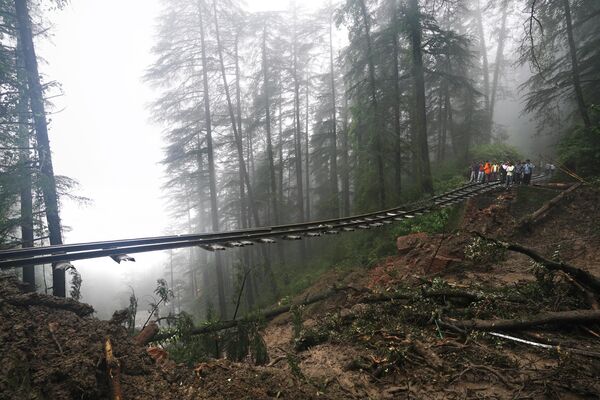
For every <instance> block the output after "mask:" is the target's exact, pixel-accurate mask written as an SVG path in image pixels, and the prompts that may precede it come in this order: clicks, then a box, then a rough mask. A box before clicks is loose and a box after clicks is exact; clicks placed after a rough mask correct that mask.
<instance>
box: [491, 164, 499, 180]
mask: <svg viewBox="0 0 600 400" xmlns="http://www.w3.org/2000/svg"><path fill="white" fill-rule="evenodd" d="M499 170H500V166H499V165H498V161H496V160H494V162H493V163H492V180H493V181H497V180H498V171H499Z"/></svg>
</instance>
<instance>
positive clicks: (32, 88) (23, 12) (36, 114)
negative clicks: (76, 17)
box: [15, 0, 66, 297]
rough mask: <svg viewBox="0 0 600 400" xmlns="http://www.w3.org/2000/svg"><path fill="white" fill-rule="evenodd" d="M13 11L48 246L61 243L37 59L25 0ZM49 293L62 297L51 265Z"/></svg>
mask: <svg viewBox="0 0 600 400" xmlns="http://www.w3.org/2000/svg"><path fill="white" fill-rule="evenodd" d="M15 11H16V17H17V26H18V30H19V40H20V44H21V46H22V51H23V62H24V65H25V70H26V71H27V83H28V89H29V90H28V92H29V99H30V103H31V111H32V113H33V122H34V126H35V134H36V142H37V149H38V154H39V160H40V161H39V162H40V174H41V176H42V178H43V180H44V184H43V185H41V186H42V195H43V197H44V204H45V206H46V220H47V222H48V232H49V236H50V244H51V245H56V244H62V232H61V227H60V216H59V210H58V195H57V193H56V179H55V177H54V168H53V166H52V153H51V152H50V141H49V139H48V123H47V121H46V110H45V109H44V93H43V91H42V85H41V83H40V75H39V72H38V65H37V58H36V55H35V48H34V46H33V37H32V33H31V21H30V20H29V11H28V9H27V0H15ZM52 290H53V293H54V295H55V296H59V297H65V296H66V285H65V271H64V270H62V269H57V268H55V266H53V268H52Z"/></svg>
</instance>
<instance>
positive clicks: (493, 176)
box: [469, 160, 535, 187]
mask: <svg viewBox="0 0 600 400" xmlns="http://www.w3.org/2000/svg"><path fill="white" fill-rule="evenodd" d="M534 169H535V165H534V164H533V163H532V162H531V161H530V160H525V161H524V162H523V161H517V162H516V163H513V162H512V161H505V162H502V163H499V162H497V161H473V163H472V164H471V167H470V168H469V170H470V182H493V181H498V180H499V181H500V182H502V183H504V184H505V185H506V187H509V186H511V185H513V184H515V185H529V183H530V182H531V175H532V174H533V170H534Z"/></svg>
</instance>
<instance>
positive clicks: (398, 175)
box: [391, 0, 402, 200]
mask: <svg viewBox="0 0 600 400" xmlns="http://www.w3.org/2000/svg"><path fill="white" fill-rule="evenodd" d="M392 7H393V10H392V21H391V24H392V31H393V36H392V48H393V53H392V59H393V68H394V71H393V77H394V104H393V107H394V136H395V139H396V140H395V143H396V149H395V154H394V156H395V160H394V171H395V183H396V196H397V198H398V200H400V198H401V196H402V130H401V128H400V65H399V60H398V58H399V57H400V50H399V45H398V40H399V32H398V5H397V4H396V0H393V1H392Z"/></svg>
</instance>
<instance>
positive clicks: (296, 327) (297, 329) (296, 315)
mask: <svg viewBox="0 0 600 400" xmlns="http://www.w3.org/2000/svg"><path fill="white" fill-rule="evenodd" d="M303 310H304V306H302V305H299V306H298V305H293V306H292V308H291V310H290V313H291V314H292V338H294V339H297V338H298V337H300V333H302V329H303V328H304V324H303V322H302V311H303Z"/></svg>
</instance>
